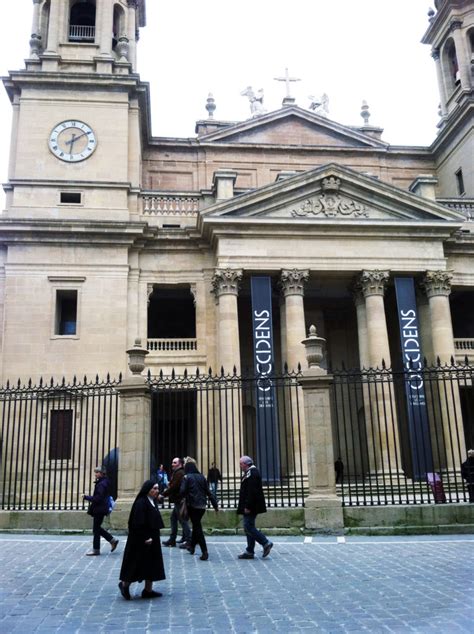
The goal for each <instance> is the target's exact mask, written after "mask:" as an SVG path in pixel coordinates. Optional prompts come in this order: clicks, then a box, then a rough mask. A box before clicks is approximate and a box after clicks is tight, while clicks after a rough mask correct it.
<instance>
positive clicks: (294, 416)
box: [280, 269, 309, 474]
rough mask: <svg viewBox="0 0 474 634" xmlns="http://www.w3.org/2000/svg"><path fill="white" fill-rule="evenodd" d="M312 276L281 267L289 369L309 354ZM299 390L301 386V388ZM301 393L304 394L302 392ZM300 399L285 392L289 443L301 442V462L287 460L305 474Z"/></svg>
mask: <svg viewBox="0 0 474 634" xmlns="http://www.w3.org/2000/svg"><path fill="white" fill-rule="evenodd" d="M308 279H309V271H308V270H298V269H292V270H282V271H281V275H280V288H281V292H282V295H283V298H284V301H285V308H284V314H285V319H284V325H285V336H284V339H285V342H286V349H285V348H282V357H283V363H285V361H286V363H287V364H288V371H289V372H292V371H297V370H298V365H300V366H301V367H302V368H303V367H304V366H305V365H306V353H305V349H304V344H303V339H304V338H305V334H306V330H305V318H304V300H303V296H304V283H305V282H307V281H308ZM298 389H300V388H298ZM300 396H302V395H301V394H300ZM298 400H299V399H295V398H291V395H290V394H287V395H286V398H285V407H286V408H287V410H286V411H287V414H286V419H287V420H289V421H292V427H291V428H290V427H289V426H288V427H289V428H288V429H287V438H286V442H287V444H288V446H289V447H291V446H292V444H295V446H296V447H298V446H299V445H300V444H301V461H302V464H291V462H289V463H288V465H287V469H288V473H296V474H299V473H305V472H306V470H307V442H306V426H305V422H304V413H303V412H301V413H300V412H299V411H298ZM295 453H297V452H295Z"/></svg>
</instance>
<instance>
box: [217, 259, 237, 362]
mask: <svg viewBox="0 0 474 634" xmlns="http://www.w3.org/2000/svg"><path fill="white" fill-rule="evenodd" d="M241 281H242V271H241V270H240V269H229V268H228V269H216V271H215V274H214V277H213V279H212V292H213V293H214V295H215V297H216V301H217V303H218V309H217V319H218V323H217V330H218V335H217V339H218V346H219V347H218V355H219V365H220V366H221V367H223V368H224V372H225V373H226V374H231V373H232V372H233V368H234V366H235V367H236V369H237V374H239V373H240V339H239V315H238V310H237V297H238V294H239V287H240V282H241Z"/></svg>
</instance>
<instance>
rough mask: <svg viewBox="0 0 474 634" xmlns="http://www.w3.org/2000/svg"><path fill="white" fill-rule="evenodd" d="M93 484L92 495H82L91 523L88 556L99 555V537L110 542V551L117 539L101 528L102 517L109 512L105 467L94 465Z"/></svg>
mask: <svg viewBox="0 0 474 634" xmlns="http://www.w3.org/2000/svg"><path fill="white" fill-rule="evenodd" d="M94 474H95V486H94V493H93V494H92V495H84V500H87V501H88V502H89V508H88V510H87V513H88V514H89V515H92V518H93V524H92V532H93V535H94V537H93V541H92V550H90V551H89V552H87V553H86V555H88V556H90V557H91V556H92V557H95V556H97V555H100V538H101V537H103V538H104V539H105V540H106V541H107V542H109V544H110V552H112V553H113V552H114V550H115V549H116V548H117V546H118V543H119V540H118V539H117V538H115V537H114V536H113V535H111V534H110V533H109V532H108V531H106V530H105V529H104V528H102V522H103V521H104V517H105V516H106V515H109V513H110V500H109V498H110V496H109V481H108V479H107V475H106V470H105V467H103V466H102V467H96V468H95V469H94Z"/></svg>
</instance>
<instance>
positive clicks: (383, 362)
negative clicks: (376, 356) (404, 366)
mask: <svg viewBox="0 0 474 634" xmlns="http://www.w3.org/2000/svg"><path fill="white" fill-rule="evenodd" d="M385 367H386V366H385V359H382V370H385Z"/></svg>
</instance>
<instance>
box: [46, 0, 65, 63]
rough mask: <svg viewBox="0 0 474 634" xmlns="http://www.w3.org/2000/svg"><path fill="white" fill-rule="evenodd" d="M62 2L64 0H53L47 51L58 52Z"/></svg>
mask: <svg viewBox="0 0 474 634" xmlns="http://www.w3.org/2000/svg"><path fill="white" fill-rule="evenodd" d="M61 2H62V0H51V5H50V9H49V27H48V44H47V48H46V52H47V53H57V52H58V42H59V23H60V20H61Z"/></svg>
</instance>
